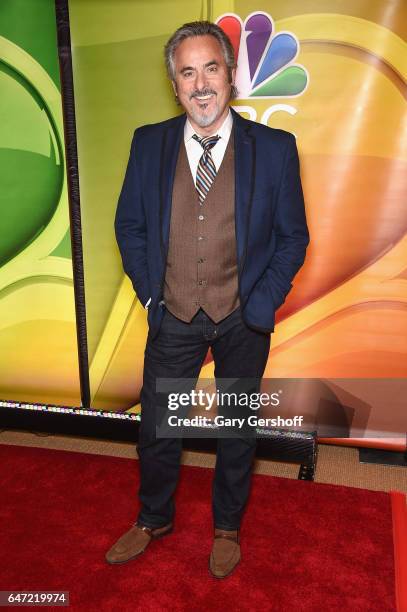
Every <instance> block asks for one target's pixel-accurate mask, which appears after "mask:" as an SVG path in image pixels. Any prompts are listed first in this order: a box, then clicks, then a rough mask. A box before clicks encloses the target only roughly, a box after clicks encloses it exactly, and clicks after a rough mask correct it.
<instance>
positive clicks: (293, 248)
mask: <svg viewBox="0 0 407 612" xmlns="http://www.w3.org/2000/svg"><path fill="white" fill-rule="evenodd" d="M273 229H274V231H275V234H276V248H275V251H274V253H273V256H272V258H271V261H270V263H269V265H268V266H267V268H266V271H265V272H264V274H263V277H262V279H261V280H262V281H265V282H266V283H267V285H268V286H269V288H270V291H271V295H272V297H273V302H274V308H275V310H277V308H279V307H280V306H281V304H283V302H284V301H285V298H286V296H287V294H288V292H289V291H290V289H291V288H292V281H293V279H294V276H295V275H296V274H297V272H298V270H299V269H300V268H301V266H302V264H303V263H304V259H305V252H306V249H307V246H308V244H309V233H308V227H307V221H306V216H305V206H304V197H303V191H302V186H301V178H300V168H299V159H298V151H297V145H296V140H295V136H293V135H292V134H289V138H288V144H287V148H286V153H285V162H284V165H283V172H282V177H281V182H280V188H279V191H278V195H277V204H276V213H275V217H274V227H273Z"/></svg>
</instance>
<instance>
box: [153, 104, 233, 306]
mask: <svg viewBox="0 0 407 612" xmlns="http://www.w3.org/2000/svg"><path fill="white" fill-rule="evenodd" d="M232 127H233V117H232V113H231V112H230V109H229V112H228V114H227V117H226V119H225V121H224V122H223V123H222V125H221V126H220V128H219V129H218V130H217V131H216V132H215V133H214V134H210V136H215V135H218V136H220V138H219V140H218V142H217V143H216V144H215V146H214V147H212V149H211V153H212V159H213V163H214V164H215V167H216V171H218V170H219V168H220V165H221V163H222V160H223V158H224V155H225V151H226V147H227V146H228V142H229V138H230V135H231V133H232ZM194 134H196V132H195V130H194V128H193V127H192V125H191V124H190V122H189V119H188V118H187V120H186V122H185V127H184V142H185V148H186V151H187V156H188V162H189V167H190V169H191V174H192V178H193V179H194V183H195V184H196V172H197V170H198V163H199V160H200V159H201V156H202V153H203V148H202V145H201V144H199V142H198V141H197V140H195V138H192V136H193V135H194ZM198 136H199V134H198ZM150 302H151V298H150V299H149V300H148V302H147V304H145V306H144V308H146V309H147V310H148V307H149V305H150Z"/></svg>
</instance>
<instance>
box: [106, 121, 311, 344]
mask: <svg viewBox="0 0 407 612" xmlns="http://www.w3.org/2000/svg"><path fill="white" fill-rule="evenodd" d="M231 110H232V113H233V129H234V142H235V183H236V185H235V228H236V245H237V257H238V283H239V297H240V305H241V309H242V316H243V319H244V321H245V322H246V324H247V325H248V326H250V327H252V328H254V329H258V330H260V331H264V332H272V331H273V330H274V317H275V312H276V310H277V308H279V306H281V304H282V303H283V302H284V300H285V298H286V295H287V294H288V292H289V291H290V289H291V287H292V281H293V278H294V276H295V274H296V273H297V272H298V270H299V268H300V267H301V266H302V264H303V262H304V258H305V252H306V248H307V245H308V243H309V234H308V229H307V223H306V217H305V210H304V199H303V193H302V187H301V180H300V173H299V161H298V153H297V147H296V142H295V137H294V136H293V135H292V134H290V133H289V132H285V131H283V130H277V129H272V128H269V127H267V126H264V125H261V124H259V123H255V122H253V121H249V120H247V119H243V118H242V117H241V116H240V115H239V114H238V113H237V112H235V111H234V110H233V109H231ZM185 120H186V115H185V114H183V115H180V116H178V117H175V118H172V119H169V120H167V121H163V122H162V123H156V124H152V125H144V126H142V127H140V128H138V129H137V130H136V131H135V132H134V137H133V141H132V144H131V150H130V158H129V162H128V166H127V170H126V175H125V179H124V183H123V187H122V190H121V193H120V198H119V202H118V206H117V211H116V217H115V232H116V238H117V243H118V246H119V250H120V253H121V256H122V261H123V268H124V271H125V273H126V274H127V275H128V276H129V277H130V279H131V281H132V283H133V287H134V290H135V292H136V294H137V297H138V299H139V300H140V301H141V302H142V304H143V305H145V304H146V303H147V301H148V300H149V298H150V297H151V302H150V306H149V309H148V324H149V328H150V333H151V335H152V337H153V338H154V337H155V336H156V335H157V333H158V331H159V329H160V325H161V320H162V317H163V312H164V310H163V309H164V306H163V304H162V303H161V304H160V302H161V301H162V300H163V286H164V278H165V269H166V262H167V253H168V242H169V229H170V218H171V198H172V187H173V182H174V175H175V167H176V163H177V157H178V151H179V147H180V145H181V142H182V140H183V134H184V124H185ZM219 204H220V205H221V204H222V203H221V202H220V203H219ZM219 231H222V229H221V228H219Z"/></svg>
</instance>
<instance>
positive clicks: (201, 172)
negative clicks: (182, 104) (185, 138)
mask: <svg viewBox="0 0 407 612" xmlns="http://www.w3.org/2000/svg"><path fill="white" fill-rule="evenodd" d="M192 138H194V139H195V140H197V141H198V142H199V144H200V145H201V146H202V148H203V153H202V155H201V158H200V160H199V163H198V169H197V171H196V190H197V192H198V196H199V203H200V204H203V202H204V200H205V198H206V196H207V194H208V191H209V189H210V188H211V185H212V183H213V181H214V180H215V177H216V166H215V164H214V161H213V159H212V153H211V149H212V148H213V147H214V146H215V145H216V143H217V142H218V140H219V138H220V136H207V137H206V138H200V137H199V136H198V135H197V134H194V135H193V136H192Z"/></svg>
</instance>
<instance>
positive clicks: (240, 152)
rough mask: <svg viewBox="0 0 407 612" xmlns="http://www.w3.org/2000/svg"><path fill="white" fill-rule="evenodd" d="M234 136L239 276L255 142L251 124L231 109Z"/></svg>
mask: <svg viewBox="0 0 407 612" xmlns="http://www.w3.org/2000/svg"><path fill="white" fill-rule="evenodd" d="M231 111H232V114H233V123H234V130H235V132H234V134H235V227H236V243H237V256H238V261H239V274H241V272H242V270H243V266H244V262H245V259H246V252H247V240H248V231H249V222H250V212H251V208H252V199H253V192H254V184H255V178H256V177H255V168H256V142H255V139H254V137H253V135H252V134H251V124H250V122H249V121H247V120H246V119H243V118H242V117H241V116H240V115H239V113H237V112H236V111H235V110H233V109H231Z"/></svg>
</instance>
